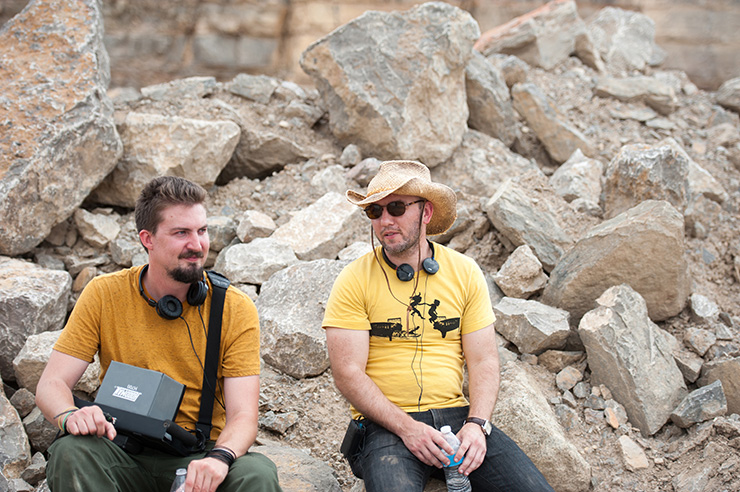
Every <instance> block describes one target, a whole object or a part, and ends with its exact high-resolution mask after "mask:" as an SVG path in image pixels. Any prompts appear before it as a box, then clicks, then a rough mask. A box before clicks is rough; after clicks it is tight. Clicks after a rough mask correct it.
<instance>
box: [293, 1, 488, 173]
mask: <svg viewBox="0 0 740 492" xmlns="http://www.w3.org/2000/svg"><path fill="white" fill-rule="evenodd" d="M479 35H480V28H479V27H478V23H477V22H476V21H475V20H474V19H473V17H472V16H471V15H470V14H469V13H467V12H465V11H464V10H461V9H459V8H457V7H454V6H452V5H450V4H447V3H443V2H429V3H425V4H422V5H419V6H417V7H414V8H412V9H411V10H409V11H407V12H389V13H386V12H376V11H369V12H366V13H364V14H363V15H361V16H360V17H358V18H357V19H354V20H353V21H351V22H349V23H348V24H345V25H343V26H341V27H339V28H338V29H336V30H334V31H333V32H331V33H329V34H328V35H327V36H325V37H323V38H322V39H320V40H318V41H316V42H315V43H313V44H312V45H311V46H309V47H308V48H307V49H306V51H305V52H304V53H303V54H302V55H301V59H300V64H301V67H302V68H303V70H304V71H305V72H306V73H307V74H308V75H310V76H311V77H312V78H313V80H314V81H315V83H316V86H317V87H318V89H319V92H320V93H321V96H322V99H323V101H324V104H325V106H326V108H327V109H328V111H329V125H330V127H331V131H332V132H333V134H334V136H335V137H336V138H337V139H338V140H339V142H340V143H341V144H342V145H348V144H351V143H352V144H356V145H357V146H358V147H359V148H360V149H361V150H362V152H363V153H364V154H366V155H374V156H376V157H378V158H380V159H399V158H400V159H417V160H420V161H422V162H424V163H425V164H427V165H428V166H435V165H437V164H439V163H440V162H443V161H444V160H446V159H447V158H448V157H449V156H450V155H451V154H452V152H453V151H454V150H455V148H457V146H458V145H459V144H460V142H461V140H462V137H463V135H464V134H465V132H466V131H467V121H468V108H467V102H466V97H465V65H466V64H467V62H468V60H469V59H470V57H471V56H472V48H473V43H474V42H475V40H476V39H478V36H479Z"/></svg>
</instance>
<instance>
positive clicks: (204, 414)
mask: <svg viewBox="0 0 740 492" xmlns="http://www.w3.org/2000/svg"><path fill="white" fill-rule="evenodd" d="M208 278H209V279H210V280H211V285H213V298H212V299H211V315H210V317H209V318H208V341H207V343H206V362H205V367H204V368H203V389H202V393H201V396H200V414H199V415H198V423H197V424H195V428H196V429H197V430H198V431H200V432H201V433H202V434H203V436H204V438H205V440H206V441H207V440H209V439H210V438H211V417H212V416H213V401H214V399H215V398H216V380H217V378H216V373H217V369H218V356H219V352H220V348H221V319H222V318H223V313H224V301H225V299H226V289H227V288H228V287H229V284H230V283H231V282H229V279H227V278H226V277H224V276H223V275H221V274H220V273H216V272H212V271H209V272H208Z"/></svg>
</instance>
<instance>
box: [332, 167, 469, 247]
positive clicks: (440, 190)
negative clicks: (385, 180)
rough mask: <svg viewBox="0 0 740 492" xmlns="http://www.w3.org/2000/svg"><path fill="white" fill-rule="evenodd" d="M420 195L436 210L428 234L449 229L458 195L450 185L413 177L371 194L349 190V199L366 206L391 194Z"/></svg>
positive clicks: (455, 211) (455, 212)
mask: <svg viewBox="0 0 740 492" xmlns="http://www.w3.org/2000/svg"><path fill="white" fill-rule="evenodd" d="M393 194H396V195H408V196H418V197H420V198H424V199H425V200H427V201H429V202H431V203H432V205H433V206H434V212H433V213H432V219H431V220H430V221H429V224H427V234H428V235H430V236H436V235H438V234H442V233H443V232H445V231H446V230H447V229H449V228H450V227H451V226H452V224H453V223H454V222H455V219H456V218H457V195H456V194H455V192H454V191H453V190H452V189H451V188H450V187H448V186H445V185H443V184H439V183H430V182H429V181H424V180H421V179H419V178H416V177H413V178H410V179H406V180H404V181H401V182H398V183H394V185H393V186H391V187H389V188H385V189H383V190H380V191H375V192H374V193H372V194H369V195H363V194H361V193H358V192H356V191H352V190H348V191H347V193H346V197H347V200H348V201H349V202H350V203H352V204H354V205H357V206H359V207H362V208H364V207H366V206H367V205H370V204H371V203H375V202H377V201H379V200H382V199H383V198H385V197H387V196H389V195H393Z"/></svg>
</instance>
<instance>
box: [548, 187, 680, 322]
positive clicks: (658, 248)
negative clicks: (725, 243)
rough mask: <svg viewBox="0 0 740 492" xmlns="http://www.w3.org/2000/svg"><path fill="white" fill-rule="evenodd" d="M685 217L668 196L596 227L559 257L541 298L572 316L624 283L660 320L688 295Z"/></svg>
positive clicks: (675, 311)
mask: <svg viewBox="0 0 740 492" xmlns="http://www.w3.org/2000/svg"><path fill="white" fill-rule="evenodd" d="M684 249H685V246H684V229H683V217H682V216H681V214H680V213H678V211H676V209H675V208H673V207H672V206H671V205H670V204H669V203H668V202H665V201H655V200H648V201H645V202H643V203H641V204H640V205H638V206H636V207H634V208H632V209H630V210H628V211H627V212H625V213H623V214H620V215H618V216H616V217H614V218H613V219H611V220H607V221H605V222H603V223H602V224H600V225H598V226H596V227H594V228H593V229H591V231H589V232H588V233H587V234H586V235H585V236H584V237H583V238H582V239H581V240H579V241H578V242H577V243H576V244H575V245H574V246H573V248H571V249H570V250H569V251H568V252H567V253H565V254H564V255H563V257H562V258H560V261H559V262H558V264H557V265H556V266H555V268H554V269H553V270H552V272H551V273H550V280H549V281H548V283H547V285H546V286H545V290H544V291H543V293H542V302H544V303H546V304H550V305H552V306H557V307H559V308H561V309H565V310H566V311H568V312H570V314H571V319H572V320H573V321H576V322H577V320H579V319H580V318H581V317H582V316H583V314H584V313H586V311H589V310H591V309H593V308H594V307H596V305H595V303H594V301H595V300H596V299H597V298H598V297H599V296H600V295H601V294H602V293H603V292H604V291H605V290H606V289H608V288H609V287H612V286H614V285H619V284H623V283H624V284H628V285H630V286H631V287H632V288H633V289H635V290H636V291H637V292H639V293H640V294H641V295H642V297H643V298H644V299H645V302H646V303H647V308H648V313H649V314H650V318H651V319H653V320H655V321H658V320H663V319H667V318H670V317H671V316H675V315H677V314H678V313H680V312H681V310H682V309H683V307H684V306H685V305H686V301H687V299H688V296H689V288H690V285H689V283H690V279H689V274H688V266H687V261H686V257H685V251H684Z"/></svg>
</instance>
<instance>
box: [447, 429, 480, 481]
mask: <svg viewBox="0 0 740 492" xmlns="http://www.w3.org/2000/svg"><path fill="white" fill-rule="evenodd" d="M439 431H440V432H441V433H442V435H443V436H444V438H445V441H447V444H449V445H450V446H452V449H453V451H452V455H451V456H448V458H450V464H449V465H448V466H445V467H444V470H445V482H447V491H448V492H471V491H472V490H473V489H472V488H471V487H470V479H469V478H468V477H466V476H465V475H463V474H462V473H460V472H458V471H457V468H458V466H459V465H460V463H462V461H463V460H460V461H458V462H457V463H455V461H454V459H455V453H457V448H459V447H460V440H459V439H458V438H457V436H456V435H455V434H453V433H452V429H451V428H450V426H449V425H445V426H443V427H442V428H441V429H439Z"/></svg>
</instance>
